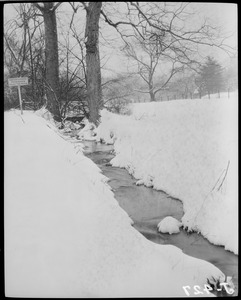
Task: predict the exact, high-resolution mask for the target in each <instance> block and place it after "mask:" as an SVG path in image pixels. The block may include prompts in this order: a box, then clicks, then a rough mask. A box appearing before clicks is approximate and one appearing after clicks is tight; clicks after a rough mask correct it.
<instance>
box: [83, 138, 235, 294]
mask: <svg viewBox="0 0 241 300" xmlns="http://www.w3.org/2000/svg"><path fill="white" fill-rule="evenodd" d="M83 143H84V146H85V148H84V149H85V155H86V156H87V157H89V158H90V159H91V160H92V161H93V162H94V163H96V164H97V165H98V166H99V168H100V169H101V170H102V172H103V174H104V175H105V176H106V177H108V178H109V181H108V184H109V185H110V187H111V188H112V190H113V192H114V194H115V198H116V200H117V201H118V203H119V205H120V206H121V207H122V208H123V209H124V210H125V211H126V212H127V213H128V215H129V216H130V217H131V219H132V220H133V221H134V225H133V227H134V228H136V229H137V230H138V231H139V232H141V233H142V234H143V235H144V236H145V237H146V238H147V239H149V240H151V241H152V242H155V243H158V244H171V245H175V246H177V247H178V248H180V249H181V250H182V251H183V252H184V253H185V254H188V255H190V256H193V257H196V258H199V259H203V260H206V261H209V262H210V263H212V264H214V265H215V266H216V267H218V268H219V269H220V270H222V271H223V273H224V274H225V275H226V276H232V280H233V283H234V285H235V293H234V294H233V295H227V294H225V295H224V293H221V292H217V293H216V295H217V296H219V297H222V296H237V295H238V256H237V255H235V254H233V253H231V252H230V251H227V250H225V249H224V247H221V246H215V245H213V244H211V243H210V242H209V241H208V240H207V239H205V238H204V237H203V236H202V235H200V234H197V233H191V234H188V233H187V232H186V231H184V230H181V232H180V233H178V234H173V235H169V234H163V233H160V232H158V231H157V224H158V223H159V222H160V221H161V220H162V219H163V218H164V217H166V216H173V217H174V218H176V219H178V220H179V221H181V218H182V216H183V206H182V202H181V201H180V200H178V199H174V198H172V197H170V196H169V195H167V194H166V193H165V192H163V191H157V190H154V189H152V188H147V187H145V186H136V179H135V178H133V177H132V176H131V175H130V174H129V173H128V172H127V170H125V169H121V168H117V167H112V166H111V165H110V163H109V162H110V160H111V159H112V158H113V157H114V154H113V152H112V150H113V145H106V144H100V143H96V142H94V141H85V142H83Z"/></svg>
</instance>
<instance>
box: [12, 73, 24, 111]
mask: <svg viewBox="0 0 241 300" xmlns="http://www.w3.org/2000/svg"><path fill="white" fill-rule="evenodd" d="M8 85H9V86H17V87H18V96H19V104H20V109H21V115H22V114H23V107H22V97H21V88H20V86H22V85H28V77H17V78H8Z"/></svg>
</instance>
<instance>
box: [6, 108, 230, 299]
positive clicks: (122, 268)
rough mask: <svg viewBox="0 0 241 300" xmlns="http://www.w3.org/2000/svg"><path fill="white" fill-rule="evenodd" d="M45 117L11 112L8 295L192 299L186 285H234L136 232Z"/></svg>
mask: <svg viewBox="0 0 241 300" xmlns="http://www.w3.org/2000/svg"><path fill="white" fill-rule="evenodd" d="M40 115H41V114H40ZM40 115H38V114H36V113H32V112H24V114H23V115H22V116H21V115H20V113H17V112H11V111H10V112H5V114H4V130H5V135H4V152H5V160H4V189H5V195H4V196H5V197H4V230H5V244H4V247H5V248H4V251H5V294H6V296H7V297H32V298H35V297H38V298H41V297H55V298H63V297H65V298H73V297H113V296H114V297H131V296H135V297H138V296H141V297H145V296H148V297H154V296H156V297H160V296H161V297H165V296H185V292H184V290H183V286H186V285H190V286H191V287H193V286H194V285H200V287H203V286H204V284H205V283H206V282H207V279H208V280H210V282H217V281H220V282H223V281H224V280H225V276H224V274H223V273H222V272H221V271H220V270H219V269H218V268H216V267H215V266H214V265H212V264H211V263H209V262H206V261H203V260H200V259H196V258H193V257H190V256H187V255H185V254H184V253H183V252H182V251H181V250H180V249H178V248H177V247H175V246H171V245H157V244H154V243H152V242H150V241H148V240H147V239H145V237H144V236H142V235H141V234H140V233H139V232H138V231H136V230H135V229H134V228H133V227H132V226H131V225H130V224H131V222H132V221H131V219H130V218H129V216H128V215H127V214H126V212H124V210H122V209H121V208H120V206H119V205H118V202H117V201H116V200H115V198H114V194H113V192H112V191H111V189H110V187H109V186H108V184H107V178H106V177H105V176H103V175H102V174H101V171H100V169H99V168H98V167H97V166H96V165H95V164H94V163H93V162H92V161H91V160H90V159H88V158H87V157H85V156H84V155H83V152H82V145H81V144H72V143H70V142H68V141H66V140H64V139H63V138H62V137H61V136H60V135H59V134H58V133H57V130H56V128H55V127H54V125H53V124H52V123H51V120H50V121H47V120H46V119H44V118H43V117H41V116H40ZM193 292H194V290H193V289H191V290H190V294H191V295H193ZM203 293H204V294H203V296H213V295H212V294H206V292H203ZM199 296H200V295H199Z"/></svg>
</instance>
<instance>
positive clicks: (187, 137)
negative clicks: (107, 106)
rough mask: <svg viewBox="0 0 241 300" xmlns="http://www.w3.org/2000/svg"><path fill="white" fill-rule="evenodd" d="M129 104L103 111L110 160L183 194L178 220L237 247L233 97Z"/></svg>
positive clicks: (101, 134)
mask: <svg viewBox="0 0 241 300" xmlns="http://www.w3.org/2000/svg"><path fill="white" fill-rule="evenodd" d="M237 98H238V97H237V93H234V94H230V98H227V94H226V96H225V95H224V94H221V95H220V99H219V98H218V99H217V98H211V99H195V100H191V99H189V100H177V101H169V102H155V103H153V102H152V103H138V104H133V105H132V106H131V107H130V109H131V110H132V114H131V115H130V116H124V115H122V116H120V115H115V114H112V113H110V112H108V111H106V110H103V111H102V114H101V124H100V126H99V127H98V129H97V140H100V139H102V140H105V141H106V142H107V143H112V144H113V143H114V149H115V154H116V156H115V158H114V159H113V160H112V161H111V163H112V165H113V166H116V167H121V168H126V169H127V170H128V171H129V173H130V174H132V175H133V176H134V177H135V178H136V179H137V183H136V184H138V185H139V184H145V185H146V186H148V187H153V188H155V189H158V190H164V191H165V192H166V193H168V194H169V195H171V196H173V197H175V198H178V199H180V200H181V201H182V202H183V208H184V216H183V218H182V223H183V225H184V227H185V228H186V229H187V230H190V231H192V230H194V231H198V232H201V233H202V234H203V236H205V237H206V238H207V239H208V240H209V241H210V242H211V243H213V244H216V245H223V246H225V249H227V250H230V251H232V252H234V253H235V254H237V253H238V175H237V174H238V101H237Z"/></svg>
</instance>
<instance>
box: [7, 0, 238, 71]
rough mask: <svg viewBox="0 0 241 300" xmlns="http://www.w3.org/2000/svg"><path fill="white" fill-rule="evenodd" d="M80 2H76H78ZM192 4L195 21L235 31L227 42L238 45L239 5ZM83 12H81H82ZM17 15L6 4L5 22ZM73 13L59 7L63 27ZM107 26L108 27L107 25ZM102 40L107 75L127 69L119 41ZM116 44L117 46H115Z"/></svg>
mask: <svg viewBox="0 0 241 300" xmlns="http://www.w3.org/2000/svg"><path fill="white" fill-rule="evenodd" d="M20 2H21V1H20ZM77 3H78V2H76V4H77ZM191 6H192V7H193V8H194V9H195V10H196V11H197V12H198V13H197V14H196V15H195V18H194V19H193V22H198V20H202V19H203V18H204V17H205V18H209V19H210V20H211V21H212V22H213V24H214V25H216V26H222V28H223V30H224V32H225V33H233V36H232V37H230V38H229V39H228V40H227V41H226V42H227V43H228V44H230V46H235V45H237V5H236V4H231V3H208V2H202V3H197V2H193V3H191ZM80 13H81V12H80ZM83 13H84V12H82V17H78V16H76V17H75V20H77V19H78V18H79V20H80V19H81V20H83V21H82V25H81V26H83V29H84V21H85V17H83V16H85V13H84V15H83ZM15 15H16V11H15V10H14V9H13V6H12V5H11V4H6V5H5V6H4V22H5V21H6V20H9V19H12V18H14V16H15ZM71 15H72V10H71V7H70V5H68V4H67V3H63V4H62V5H61V6H60V7H59V9H58V22H59V23H61V26H62V28H63V26H64V24H65V22H66V23H67V20H68V18H69V16H71ZM105 28H106V27H105ZM107 28H108V27H107ZM61 30H62V29H61V28H60V29H59V31H58V34H59V37H60V35H61ZM113 30H114V29H113V28H109V29H105V34H104V36H108V35H109V37H110V36H111V35H112V34H113V35H114V36H118V35H116V33H114V31H113ZM100 40H101V46H100V47H101V48H100V50H101V56H102V57H104V59H103V60H102V62H103V63H105V66H104V70H103V71H102V73H103V74H105V75H111V74H112V71H110V70H113V73H116V72H120V71H123V72H124V71H126V61H125V60H126V59H125V58H124V57H123V56H122V55H121V54H119V53H118V49H117V46H118V45H117V43H112V45H113V44H114V47H110V45H108V43H107V42H106V41H104V40H103V39H102V37H101V38H100ZM115 46H116V47H115ZM210 55H213V56H215V58H216V59H217V60H219V61H220V62H222V61H225V60H227V59H228V56H227V55H226V54H225V53H224V52H222V51H217V50H216V49H215V50H213V51H210Z"/></svg>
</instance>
